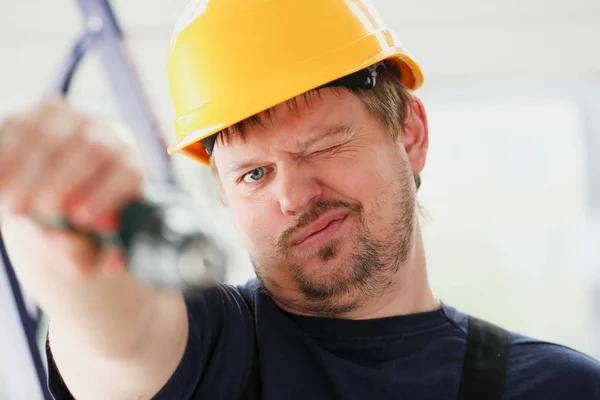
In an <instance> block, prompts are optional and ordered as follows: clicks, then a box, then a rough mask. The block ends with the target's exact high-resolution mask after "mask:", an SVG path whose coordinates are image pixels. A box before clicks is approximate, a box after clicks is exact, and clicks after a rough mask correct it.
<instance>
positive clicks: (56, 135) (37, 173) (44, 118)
mask: <svg viewBox="0 0 600 400" xmlns="http://www.w3.org/2000/svg"><path fill="white" fill-rule="evenodd" d="M80 121H81V118H79V117H78V116H77V115H76V113H75V112H74V111H73V110H70V109H69V108H67V107H66V106H65V105H64V104H62V103H60V102H58V101H52V102H46V103H43V104H42V105H41V106H40V107H39V110H38V114H37V118H36V120H35V125H34V126H33V127H30V128H29V131H30V132H31V133H30V134H28V135H27V136H28V140H27V142H25V143H23V142H22V143H21V146H20V147H19V148H18V149H16V150H15V151H16V152H17V153H19V154H22V156H20V158H18V159H17V161H16V164H15V173H13V174H12V177H11V180H10V182H9V183H8V186H9V188H10V189H9V197H10V203H11V206H12V208H13V210H18V211H22V210H25V209H27V208H28V206H29V203H30V200H31V198H32V196H33V194H34V193H35V192H36V189H37V188H38V187H39V186H40V185H41V182H43V180H44V179H46V178H47V176H48V175H49V174H51V173H52V171H53V169H54V168H55V165H56V163H55V162H53V158H54V156H55V154H56V153H57V152H58V151H59V150H60V149H62V148H63V146H64V143H65V142H67V141H68V140H69V139H71V138H72V137H74V136H76V133H77V130H78V126H79V124H80Z"/></svg>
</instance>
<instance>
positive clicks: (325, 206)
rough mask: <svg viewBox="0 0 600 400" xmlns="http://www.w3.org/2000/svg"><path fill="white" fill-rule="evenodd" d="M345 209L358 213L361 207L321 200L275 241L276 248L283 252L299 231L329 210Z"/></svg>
mask: <svg viewBox="0 0 600 400" xmlns="http://www.w3.org/2000/svg"><path fill="white" fill-rule="evenodd" d="M339 209H346V210H348V211H350V212H354V213H360V212H361V211H362V207H361V206H360V205H359V204H356V203H350V202H347V201H342V200H323V201H319V202H318V203H315V204H314V205H313V207H312V208H311V209H310V210H309V211H308V212H306V213H304V214H302V215H301V216H299V217H298V218H297V220H296V223H295V224H294V226H292V227H290V228H288V229H286V230H285V231H284V232H283V233H282V234H281V235H280V236H279V239H278V240H277V248H278V249H279V250H283V249H285V248H287V247H288V246H289V242H290V240H291V238H292V237H293V236H294V235H295V234H296V232H298V231H299V230H300V229H303V228H305V227H307V226H308V225H310V224H312V223H313V222H314V221H316V220H317V219H318V218H319V217H320V216H321V215H323V214H325V213H326V212H328V211H331V210H339Z"/></svg>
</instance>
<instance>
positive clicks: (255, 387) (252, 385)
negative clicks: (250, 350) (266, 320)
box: [240, 300, 260, 400]
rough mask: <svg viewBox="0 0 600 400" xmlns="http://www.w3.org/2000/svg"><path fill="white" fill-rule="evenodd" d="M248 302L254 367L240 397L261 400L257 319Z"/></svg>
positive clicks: (246, 399) (243, 399)
mask: <svg viewBox="0 0 600 400" xmlns="http://www.w3.org/2000/svg"><path fill="white" fill-rule="evenodd" d="M250 303H251V302H250V300H246V304H247V305H248V309H249V311H250V315H251V316H252V326H253V328H254V354H253V355H252V367H250V368H251V369H250V375H248V381H246V387H245V388H244V391H243V392H242V395H241V396H240V400H259V399H260V363H259V362H258V335H257V331H256V319H255V318H254V307H252V304H250Z"/></svg>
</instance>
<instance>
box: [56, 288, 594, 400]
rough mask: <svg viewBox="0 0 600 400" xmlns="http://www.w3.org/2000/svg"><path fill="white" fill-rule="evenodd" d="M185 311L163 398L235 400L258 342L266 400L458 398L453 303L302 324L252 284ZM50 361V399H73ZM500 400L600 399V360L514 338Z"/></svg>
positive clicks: (462, 338)
mask: <svg viewBox="0 0 600 400" xmlns="http://www.w3.org/2000/svg"><path fill="white" fill-rule="evenodd" d="M248 304H250V305H251V308H249V307H248ZM187 305H188V315H189V321H190V334H189V340H188V344H187V347H186V350H185V353H184V356H183V359H182V361H181V363H180V365H179V367H178V368H177V370H176V371H175V373H174V374H173V376H172V377H171V379H170V380H169V382H167V383H166V385H165V386H164V387H163V388H162V389H161V391H160V392H159V393H158V394H157V396H156V397H155V399H156V400H179V399H181V400H188V399H194V400H195V399H198V400H200V399H202V400H205V399H238V398H239V396H240V394H241V393H242V391H243V389H244V387H245V385H246V382H247V379H248V376H249V373H250V370H251V366H252V362H253V357H254V353H255V348H254V340H255V337H257V338H258V354H259V365H260V376H261V385H262V391H261V398H262V399H269V400H271V399H273V400H275V399H277V400H281V399H286V400H296V399H297V400H306V399H311V400H320V399H328V400H331V399H360V400H364V399H420V400H427V399H436V400H437V399H452V400H454V399H457V395H458V388H459V384H460V378H461V371H462V364H463V360H464V355H465V349H466V343H467V319H468V316H467V315H466V314H464V313H461V312H459V311H457V310H456V309H455V308H453V307H450V306H448V305H446V304H443V305H442V307H441V308H439V309H438V310H435V311H430V312H424V313H419V314H413V315H406V316H398V317H389V318H382V319H376V320H359V321H353V320H340V319H329V318H319V317H305V316H298V315H292V314H290V313H287V312H285V311H283V310H281V309H280V308H278V307H277V306H276V305H275V303H274V302H273V301H272V300H271V299H270V298H269V296H268V295H266V294H265V293H264V292H263V291H262V290H261V289H260V286H259V285H258V283H257V282H256V281H254V280H253V281H250V282H249V283H248V284H246V285H244V286H240V287H233V286H227V285H222V286H219V287H218V288H215V289H211V290H208V291H206V292H205V293H204V294H202V295H200V296H198V297H195V298H190V299H187ZM250 309H252V310H253V311H252V312H253V313H254V315H251V311H250ZM255 332H256V334H257V335H256V336H255ZM49 357H51V354H50V355H49ZM51 361H52V360H49V366H50V378H49V379H50V382H49V383H50V387H51V390H52V392H53V393H54V394H55V396H56V398H57V399H69V398H72V397H70V395H69V393H68V390H67V389H66V387H65V386H64V384H63V382H62V380H61V378H60V375H59V374H58V371H56V369H55V366H54V364H53V363H52V362H51ZM503 399H506V400H508V399H511V400H517V399H519V400H521V399H523V400H525V399H527V400H538V399H539V400H553V399H577V400H592V399H594V400H600V363H599V362H598V361H596V360H594V359H592V358H590V357H588V356H586V355H584V354H582V353H579V352H577V351H574V350H572V349H569V348H567V347H564V346H560V345H557V344H552V343H547V342H542V341H539V340H535V339H531V338H528V337H525V336H522V335H519V334H516V333H511V346H510V352H509V356H508V369H507V375H506V383H505V390H504V396H503Z"/></svg>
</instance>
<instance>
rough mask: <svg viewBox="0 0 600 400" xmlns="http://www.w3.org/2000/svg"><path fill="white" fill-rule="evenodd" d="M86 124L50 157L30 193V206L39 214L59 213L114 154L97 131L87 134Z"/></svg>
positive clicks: (105, 166) (107, 163) (103, 168)
mask: <svg viewBox="0 0 600 400" xmlns="http://www.w3.org/2000/svg"><path fill="white" fill-rule="evenodd" d="M86 130H87V129H86V128H82V129H81V132H80V133H78V134H77V135H75V136H74V137H73V138H71V139H70V140H69V141H68V142H67V143H65V144H64V146H63V147H62V149H60V150H59V151H57V152H56V153H55V155H54V157H53V161H52V164H53V165H54V167H53V168H48V169H47V172H46V175H45V178H44V179H43V180H42V182H41V184H40V186H39V187H38V188H37V189H36V190H35V191H34V192H33V193H32V197H33V198H35V203H34V209H35V210H36V211H37V212H39V213H41V214H42V215H47V216H52V215H56V214H57V213H59V214H63V213H64V211H65V203H66V202H67V200H68V199H69V198H70V197H71V196H73V195H74V194H75V193H76V192H77V191H78V190H79V188H80V187H82V186H84V185H85V184H86V182H89V181H92V179H93V177H95V176H97V175H99V174H101V172H102V171H104V170H105V169H106V168H107V166H108V165H109V164H110V162H111V161H112V160H113V159H114V157H115V151H113V150H112V149H111V148H110V147H109V146H108V145H107V144H105V143H103V141H102V139H101V136H100V135H95V136H89V137H87V132H86Z"/></svg>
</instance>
